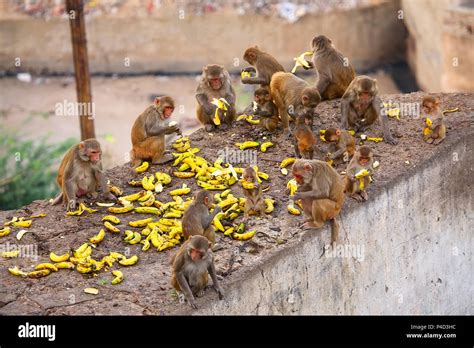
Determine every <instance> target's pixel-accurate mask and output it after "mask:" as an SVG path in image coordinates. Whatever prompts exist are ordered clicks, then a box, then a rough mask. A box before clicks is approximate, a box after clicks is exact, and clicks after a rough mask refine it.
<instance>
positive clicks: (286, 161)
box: [280, 157, 296, 168]
mask: <svg viewBox="0 0 474 348" xmlns="http://www.w3.org/2000/svg"><path fill="white" fill-rule="evenodd" d="M295 161H296V158H294V157H288V158H285V159H284V160H283V161H281V163H280V168H286V167H288V166H289V165H290V164H293V163H294V162H295Z"/></svg>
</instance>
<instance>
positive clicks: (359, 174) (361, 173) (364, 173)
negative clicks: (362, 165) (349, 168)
mask: <svg viewBox="0 0 474 348" xmlns="http://www.w3.org/2000/svg"><path fill="white" fill-rule="evenodd" d="M369 174H370V173H369V171H368V170H367V169H361V170H360V171H358V172H357V173H356V174H355V175H354V176H355V177H356V179H361V178H363V177H364V176H367V175H369Z"/></svg>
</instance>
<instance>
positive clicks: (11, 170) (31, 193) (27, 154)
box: [0, 127, 77, 210]
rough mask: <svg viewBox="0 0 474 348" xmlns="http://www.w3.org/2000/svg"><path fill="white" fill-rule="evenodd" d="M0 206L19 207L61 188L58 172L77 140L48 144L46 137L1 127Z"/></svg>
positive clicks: (50, 195)
mask: <svg viewBox="0 0 474 348" xmlns="http://www.w3.org/2000/svg"><path fill="white" fill-rule="evenodd" d="M0 134H2V136H1V137H0V210H10V209H16V208H19V207H21V206H23V205H26V204H28V203H30V202H32V201H34V200H37V199H49V198H51V197H53V196H54V195H56V194H57V193H58V192H59V188H58V186H57V184H56V175H57V170H58V168H59V163H60V162H61V159H62V157H63V156H64V154H65V153H66V151H67V150H68V149H69V148H70V147H71V146H72V145H73V144H74V143H76V142H77V141H76V140H75V139H72V138H70V139H67V140H65V141H63V142H61V143H59V144H48V143H47V138H46V137H44V138H41V139H39V140H20V137H19V134H18V133H15V132H11V131H8V132H7V131H6V130H5V129H4V128H3V127H0Z"/></svg>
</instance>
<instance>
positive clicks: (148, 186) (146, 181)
mask: <svg viewBox="0 0 474 348" xmlns="http://www.w3.org/2000/svg"><path fill="white" fill-rule="evenodd" d="M150 178H151V179H152V180H150ZM150 178H147V177H146V176H145V177H144V178H143V179H142V187H143V189H145V190H147V191H148V192H150V193H151V191H154V190H155V185H154V184H153V181H154V180H155V177H154V176H153V175H150ZM148 192H147V194H148ZM148 198H150V196H149V194H148V195H145V196H143V197H141V198H139V199H138V200H139V201H141V202H143V201H146V200H147V199H148Z"/></svg>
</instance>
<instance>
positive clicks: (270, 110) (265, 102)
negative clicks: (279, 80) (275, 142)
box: [253, 87, 278, 133]
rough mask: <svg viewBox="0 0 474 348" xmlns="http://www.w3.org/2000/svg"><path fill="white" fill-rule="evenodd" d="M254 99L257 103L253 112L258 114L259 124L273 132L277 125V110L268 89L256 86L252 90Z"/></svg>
mask: <svg viewBox="0 0 474 348" xmlns="http://www.w3.org/2000/svg"><path fill="white" fill-rule="evenodd" d="M254 101H255V102H256V103H257V108H256V110H255V111H254V112H253V113H254V115H256V116H260V125H261V126H262V127H263V128H265V129H266V130H267V131H269V132H270V133H274V132H275V131H276V129H277V127H278V110H277V108H276V106H275V104H274V103H273V100H272V96H271V95H270V92H269V91H268V89H266V88H263V87H260V88H257V89H256V90H255V92H254Z"/></svg>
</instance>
